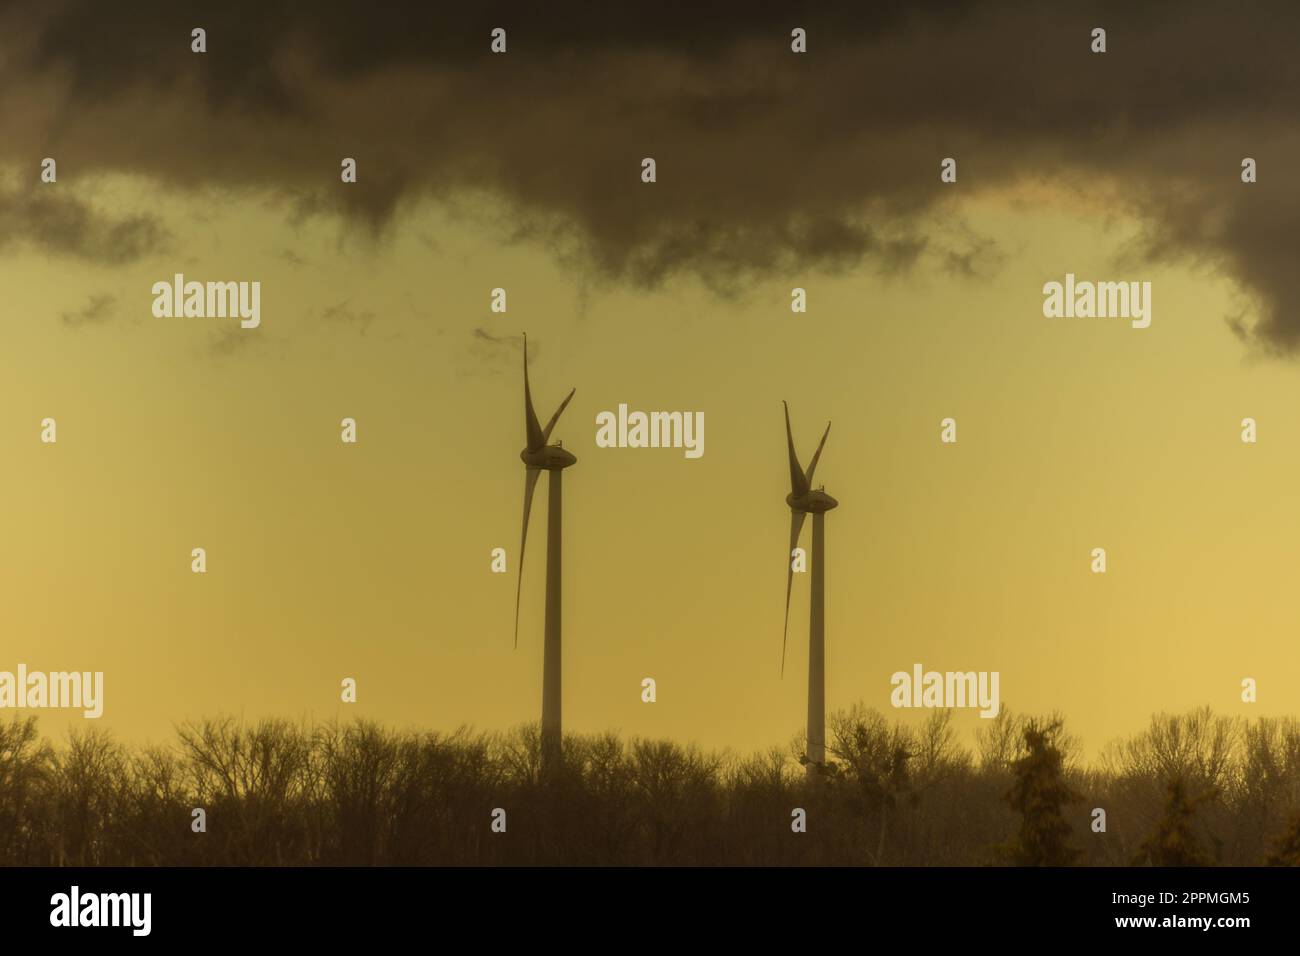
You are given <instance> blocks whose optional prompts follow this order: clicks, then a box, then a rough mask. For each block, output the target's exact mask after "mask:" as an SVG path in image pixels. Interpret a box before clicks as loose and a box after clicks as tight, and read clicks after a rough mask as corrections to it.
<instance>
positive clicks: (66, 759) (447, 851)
mask: <svg viewBox="0 0 1300 956" xmlns="http://www.w3.org/2000/svg"><path fill="white" fill-rule="evenodd" d="M801 751H802V741H800V740H795V741H793V742H792V744H791V745H790V746H789V747H788V748H774V749H772V750H769V751H767V752H764V753H758V754H751V755H747V756H744V755H739V756H738V755H734V754H731V753H726V752H724V753H711V752H705V751H702V750H700V749H699V748H697V747H693V746H684V745H681V744H678V743H674V742H671V741H666V740H646V739H639V738H634V739H630V740H624V739H622V738H620V737H619V736H618V735H616V734H613V733H606V734H595V735H581V734H574V735H568V736H566V738H565V740H564V748H563V762H562V765H561V767H560V769H559V770H557V771H555V772H554V773H548V774H547V776H546V777H545V778H543V776H542V772H541V771H542V762H541V759H540V756H541V742H540V735H539V728H538V726H537V725H535V724H534V725H525V726H522V727H519V728H517V729H515V730H512V731H510V732H506V733H486V732H476V731H473V730H471V729H468V728H462V729H459V730H457V731H455V732H452V733H439V732H427V731H416V730H395V729H389V728H385V727H383V726H380V725H378V724H375V723H373V722H368V721H356V722H353V723H337V722H336V723H327V724H320V725H315V726H308V725H300V724H295V723H292V722H289V721H286V720H274V719H273V720H265V721H261V722H258V723H251V724H245V723H242V722H240V721H237V720H235V719H234V718H229V717H227V718H217V719H209V720H202V721H197V722H193V723H188V724H185V725H182V726H180V727H179V728H177V730H176V736H175V740H174V741H173V742H172V743H171V744H169V745H166V746H147V747H138V748H132V747H128V746H126V745H124V744H122V743H121V742H119V741H117V740H115V739H114V738H113V737H112V736H111V735H110V734H108V733H106V732H104V731H101V730H97V729H94V728H91V729H81V730H75V731H72V732H70V733H69V734H68V735H67V736H66V737H65V738H63V739H61V740H59V741H51V740H48V739H46V738H43V737H42V736H41V734H40V732H39V729H38V725H37V720H36V718H34V717H14V718H11V719H10V720H9V721H8V722H4V721H0V864H3V865H41V866H46V865H53V866H57V865H78V866H96V865H127V866H130V865H147V866H173V865H180V866H184V865H196V866H204V865H253V866H259V865H548V864H561V865H565V864H575V865H669V864H674V865H713V864H725V865H854V866H917V865H921V866H923V865H949V866H962V865H975V866H981V865H1031V866H1032V865H1060V866H1063V865H1110V866H1127V865H1160V866H1186V865H1225V866H1233V865H1261V864H1271V865H1297V864H1300V721H1297V720H1296V719H1294V718H1258V719H1255V720H1245V719H1242V718H1229V717H1223V716H1219V715H1215V714H1214V713H1213V712H1211V711H1210V710H1209V709H1208V708H1202V709H1199V710H1195V711H1192V712H1190V713H1186V714H1158V715H1156V716H1154V717H1152V719H1151V721H1150V724H1149V725H1148V727H1147V728H1146V729H1145V730H1143V731H1142V732H1141V733H1138V734H1135V735H1133V736H1132V737H1129V738H1126V739H1123V740H1119V741H1116V742H1114V743H1113V744H1111V745H1110V746H1109V747H1108V748H1106V750H1105V751H1104V752H1103V754H1102V756H1101V758H1100V760H1098V761H1096V762H1094V763H1093V764H1091V765H1085V764H1084V763H1083V761H1082V760H1081V758H1080V754H1081V747H1080V746H1079V743H1078V741H1077V739H1076V738H1074V737H1073V736H1072V735H1071V734H1070V733H1069V732H1068V731H1067V729H1066V726H1065V723H1064V721H1063V720H1062V719H1061V717H1060V716H1059V715H1051V716H1047V717H1029V716H1026V715H1021V714H1015V713H1012V712H1011V711H1009V710H1007V709H1006V708H1003V710H1002V712H1001V713H1000V714H999V715H998V717H996V718H994V719H992V720H989V721H987V722H983V725H982V726H981V728H980V729H979V730H978V731H977V733H976V738H975V745H974V747H973V749H972V748H970V747H966V746H963V745H962V744H961V743H959V741H958V738H957V734H956V732H955V730H954V728H953V726H952V722H951V714H950V712H948V711H936V712H935V713H934V714H933V715H932V716H931V717H930V718H929V720H928V721H927V722H925V723H924V724H923V725H921V726H919V727H918V726H913V727H908V726H905V725H903V724H900V723H895V722H891V721H889V720H888V719H887V718H886V717H884V716H883V715H881V714H880V713H878V712H876V711H873V710H869V709H866V708H864V707H862V706H855V707H853V708H850V709H848V710H844V711H840V712H837V713H834V714H832V715H831V717H830V720H829V733H828V741H827V751H828V757H829V760H828V765H827V766H826V768H825V769H824V771H823V772H821V773H819V774H817V775H815V776H813V777H811V778H810V777H809V776H808V775H807V774H806V773H805V768H804V767H803V766H801V765H800V763H799V760H798V757H797V756H796V755H797V754H798V753H800V752H801ZM498 808H499V809H500V810H503V811H504V814H497V815H496V818H497V820H498V826H497V828H496V829H497V830H499V829H502V828H503V829H504V832H496V830H494V828H493V826H492V822H493V819H494V816H493V811H494V810H497V809H498ZM198 809H201V810H202V811H203V813H202V814H201V815H197V814H195V812H194V811H195V810H198ZM796 810H802V811H803V817H804V819H805V820H806V825H805V827H804V828H803V832H797V831H798V830H800V826H799V825H798V822H797V817H798V814H796V812H795V811H796ZM1098 811H1102V812H1103V813H1104V818H1103V817H1102V816H1100V815H1099V814H1098ZM200 816H201V818H202V819H201V822H202V827H200ZM1103 826H1104V829H1102V827H1103Z"/></svg>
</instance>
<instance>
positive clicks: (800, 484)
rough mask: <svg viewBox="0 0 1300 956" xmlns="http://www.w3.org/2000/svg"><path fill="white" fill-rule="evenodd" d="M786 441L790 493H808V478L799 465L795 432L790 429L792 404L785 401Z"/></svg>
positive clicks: (783, 403)
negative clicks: (788, 458)
mask: <svg viewBox="0 0 1300 956" xmlns="http://www.w3.org/2000/svg"><path fill="white" fill-rule="evenodd" d="M781 404H782V405H784V406H785V442H786V445H788V446H789V448H790V493H791V494H792V495H794V496H796V497H798V496H799V495H802V494H806V493H807V491H808V480H807V479H806V478H804V475H803V468H802V467H801V466H800V465H799V456H798V455H796V454H795V453H794V434H793V433H792V432H791V431H790V406H789V405H786V404H785V402H782V403H781Z"/></svg>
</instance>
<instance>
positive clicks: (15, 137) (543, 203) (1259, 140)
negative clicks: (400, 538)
mask: <svg viewBox="0 0 1300 956" xmlns="http://www.w3.org/2000/svg"><path fill="white" fill-rule="evenodd" d="M912 7H913V5H909V4H904V3H883V4H871V5H857V4H855V5H848V4H843V5H832V4H824V3H811V2H808V3H799V2H790V3H768V2H745V3H740V2H724V3H713V4H701V5H698V6H692V7H681V8H673V10H672V12H671V13H670V14H666V13H665V12H664V10H663V9H661V8H659V7H656V6H654V5H650V6H640V5H631V4H590V3H580V2H577V0H557V2H556V3H552V4H547V5H545V6H544V7H540V6H538V7H532V8H528V7H520V8H518V9H511V10H510V11H509V12H508V13H505V12H503V11H500V10H495V11H493V10H485V9H482V8H479V7H478V6H477V5H465V6H463V7H460V8H457V9H451V8H448V7H445V6H443V5H435V4H425V3H404V4H394V5H385V6H383V7H382V8H375V7H374V5H373V4H345V3H337V2H329V3H318V4H313V6H312V10H311V13H310V15H304V14H302V13H301V11H300V10H299V9H298V8H297V7H295V6H294V5H291V4H287V3H282V2H264V3H241V2H231V3H225V4H221V5H219V6H217V7H212V8H204V9H203V10H202V13H201V15H200V14H198V13H196V12H194V11H192V10H187V9H185V8H184V6H183V5H179V4H174V3H171V2H166V3H164V2H161V0H157V2H152V0H151V2H145V3H142V4H141V5H140V8H139V9H138V10H137V11H136V12H137V15H135V16H132V17H130V18H125V17H121V16H120V15H119V14H118V13H117V12H116V11H115V10H114V9H113V8H112V6H111V5H105V4H100V3H95V2H90V0H66V2H62V3H54V4H52V5H51V6H50V7H49V8H48V10H47V12H45V13H44V14H37V15H29V14H28V13H27V12H24V15H23V16H22V17H19V16H18V15H17V14H16V13H13V12H9V13H6V14H0V64H3V65H0V115H4V116H5V117H6V136H5V138H4V139H3V141H0V161H8V162H10V163H22V164H30V162H31V160H30V157H31V156H32V155H44V154H46V153H50V154H54V155H56V156H61V157H68V158H72V159H74V160H75V162H76V164H78V165H79V167H80V168H83V169H93V170H97V171H116V172H127V173H132V174H138V175H145V176H149V177H151V178H153V179H155V180H156V181H158V182H159V183H160V184H162V185H163V186H169V187H174V188H179V189H185V188H190V187H192V186H194V185H196V184H202V185H207V186H216V187H228V188H231V189H240V190H244V189H249V188H254V189H262V190H266V191H268V192H270V193H272V194H274V195H276V196H278V197H279V199H280V201H281V202H282V203H283V206H284V209H285V212H286V215H288V216H291V217H296V218H297V219H299V220H304V219H308V218H312V217H316V216H322V215H331V216H335V215H337V216H344V217H347V218H348V219H349V220H352V221H355V222H357V223H359V224H361V225H362V226H363V227H365V228H366V229H368V230H369V231H370V232H371V233H373V234H375V235H380V234H382V233H383V232H384V231H385V230H386V229H388V228H389V227H390V226H391V224H392V222H393V221H394V217H395V216H396V215H397V214H398V213H399V212H400V211H401V210H403V209H404V208H406V207H407V206H408V205H410V204H412V203H414V202H417V201H420V200H424V199H429V198H432V199H435V200H439V201H443V202H464V201H465V200H466V198H467V197H473V196H476V195H486V196H490V197H493V199H494V201H496V202H498V203H500V202H504V204H505V205H506V208H507V209H508V210H509V215H508V217H506V219H507V221H508V225H505V226H503V228H504V229H505V230H506V233H505V234H506V236H507V238H511V239H513V240H515V241H520V242H530V243H537V244H539V245H544V246H545V247H546V248H548V249H551V250H553V251H554V252H555V254H556V255H558V256H560V257H561V259H562V261H563V262H564V263H565V264H566V265H569V266H571V267H573V268H574V269H575V270H579V271H580V272H581V273H582V274H583V276H584V277H592V278H595V279H597V280H599V281H605V282H611V283H623V284H628V285H632V286H636V287H654V286H658V285H661V284H663V283H666V282H669V281H672V280H674V279H676V278H678V277H682V276H693V277H695V278H697V279H698V280H699V281H701V282H703V283H705V284H706V285H707V286H709V287H710V288H712V289H714V290H715V291H716V292H717V293H719V294H721V295H731V294H735V293H737V292H738V291H741V290H743V288H744V286H745V284H746V283H748V282H750V281H752V280H754V279H756V278H762V277H768V276H771V275H773V274H781V273H785V272H794V273H798V274H800V275H805V274H808V273H812V272H820V271H824V272H837V271H845V270H855V269H860V268H864V267H865V268H868V269H871V270H874V271H877V272H879V273H882V274H903V273H906V271H907V270H908V269H910V268H912V267H913V266H914V265H915V264H916V263H917V262H918V261H921V260H923V259H926V258H933V259H934V260H935V261H936V262H937V263H938V265H939V266H940V267H941V268H944V269H947V270H949V271H951V272H953V273H954V274H958V275H963V276H970V277H971V278H974V279H977V278H979V277H980V276H982V275H987V274H988V273H989V272H990V271H991V270H992V269H995V268H996V267H997V263H998V262H999V261H1000V260H999V256H1000V255H1001V253H1000V251H999V250H997V249H996V248H994V247H992V246H990V244H989V240H988V239H987V237H982V236H979V235H977V234H973V235H971V236H968V237H965V238H963V237H961V236H959V235H955V234H953V233H951V231H947V232H946V231H945V228H944V226H943V224H942V222H941V221H940V220H939V218H938V213H940V212H942V211H943V210H946V209H948V208H950V207H951V206H952V205H953V204H956V205H958V206H959V205H960V202H961V201H962V200H964V199H968V198H970V197H974V196H978V195H979V194H980V193H982V192H984V191H988V190H999V189H1004V188H1005V187H1007V186H1008V185H1011V184H1015V183H1021V182H1026V181H1044V182H1046V183H1048V184H1049V185H1050V186H1051V187H1052V188H1054V189H1057V190H1059V191H1060V192H1061V193H1063V194H1064V193H1065V192H1074V193H1075V194H1082V195H1085V196H1089V195H1091V196H1101V195H1105V196H1107V197H1109V199H1108V201H1109V202H1111V203H1112V205H1111V206H1109V207H1108V209H1109V210H1112V211H1113V210H1115V209H1119V210H1122V211H1124V212H1128V213H1131V214H1133V215H1135V216H1139V217H1141V221H1142V223H1143V241H1142V242H1141V243H1140V244H1138V245H1135V246H1133V247H1132V248H1131V249H1130V250H1129V252H1130V253H1131V255H1132V257H1133V258H1134V260H1135V261H1139V260H1140V261H1179V262H1184V261H1192V262H1197V263H1200V264H1202V265H1203V266H1205V267H1206V268H1209V269H1212V270H1214V271H1216V272H1219V273H1221V274H1223V275H1225V276H1227V277H1229V278H1231V279H1232V280H1233V281H1235V282H1236V283H1238V284H1239V285H1240V287H1241V288H1242V290H1243V291H1244V292H1245V293H1246V298H1247V299H1248V300H1249V301H1251V302H1253V303H1254V306H1255V307H1254V309H1253V311H1252V313H1251V314H1250V317H1249V318H1247V319H1240V320H1239V321H1238V324H1237V327H1238V329H1239V330H1240V334H1241V335H1242V336H1243V337H1244V338H1245V339H1246V340H1247V341H1249V342H1251V343H1252V344H1254V345H1255V346H1259V347H1262V348H1264V349H1267V350H1271V351H1275V352H1278V353H1280V354H1298V353H1300V278H1298V277H1297V273H1298V272H1300V270H1295V269H1294V268H1293V267H1292V264H1291V262H1290V259H1291V256H1290V255H1289V254H1288V249H1289V248H1290V246H1291V243H1292V241H1293V240H1294V236H1295V234H1296V227H1297V226H1298V225H1300V179H1297V178H1295V177H1289V176H1287V175H1286V171H1287V170H1289V169H1290V168H1292V167H1293V166H1294V165H1295V163H1296V161H1297V159H1300V122H1298V121H1297V120H1296V119H1295V117H1294V103H1295V102H1296V101H1297V98H1298V97H1300V70H1297V69H1296V68H1295V66H1294V63H1295V57H1294V50H1293V46H1294V40H1293V37H1294V35H1295V33H1296V32H1297V30H1300V8H1297V7H1296V6H1295V5H1294V4H1290V3H1286V2H1269V3H1261V4H1259V5H1256V6H1252V7H1250V8H1249V9H1248V10H1241V9H1235V8H1231V7H1229V6H1227V5H1223V4H1217V3H1211V2H1209V0H1202V2H1195V0H1188V2H1181V3H1172V2H1156V3H1151V4H1143V5H1136V4H1127V3H1113V2H1094V3H1083V4H1075V5H1070V6H1069V7H1068V8H1065V7H1060V6H1057V5H1044V4H1038V3H1032V2H1019V3H1006V4H988V5H983V6H976V5H973V4H967V3H949V4H942V5H935V6H927V7H926V8H925V9H924V10H923V11H917V10H914V9H912ZM133 9H134V8H133ZM199 22H203V23H204V24H205V26H206V28H207V30H208V50H209V52H208V53H207V54H202V55H199V54H193V53H191V52H190V50H189V31H190V29H191V27H192V26H194V25H195V24H196V23H199ZM497 25H504V26H505V27H506V28H507V30H508V31H509V53H507V54H506V55H504V56H494V55H492V54H491V53H489V52H488V33H489V31H490V30H491V28H492V27H494V26H497ZM795 25H798V26H802V27H804V28H806V29H807V32H808V44H809V52H808V53H807V54H802V55H796V54H793V53H791V52H790V50H789V33H790V29H791V27H792V26H795ZM1098 25H1103V26H1104V27H1105V28H1106V29H1107V31H1108V46H1109V51H1108V52H1107V53H1105V54H1100V55H1098V54H1093V53H1091V52H1090V50H1089V42H1090V33H1091V30H1092V29H1093V27H1095V26H1098ZM1264 25H1267V28H1264ZM343 156H354V157H356V159H357V161H358V175H359V182H358V183H357V184H356V185H344V184H342V183H340V182H339V177H338V169H339V160H340V159H341V158H342V157H343ZM646 156H652V157H654V158H655V159H656V161H657V165H658V181H657V182H656V183H654V184H649V185H648V184H644V183H642V182H641V181H640V163H641V160H642V158H644V157H646ZM947 156H952V157H954V158H956V159H957V160H958V182H957V183H956V184H953V185H943V184H941V183H940V182H939V161H940V159H942V158H944V157H947ZM1243 156H1253V157H1255V158H1256V159H1258V160H1259V161H1260V182H1259V183H1257V184H1254V185H1249V186H1248V185H1244V184H1242V183H1241V182H1240V178H1239V170H1240V161H1241V158H1242V157H1243ZM61 162H62V160H61ZM51 212H52V213H53V215H52V217H51V222H52V223H53V226H50V225H49V224H47V223H46V222H45V217H44V216H40V217H38V216H34V215H32V214H31V213H30V211H28V212H26V213H24V214H22V215H20V216H18V217H17V219H9V218H8V217H5V219H4V220H3V224H0V230H4V232H3V234H2V235H0V243H3V242H5V241H6V239H12V237H13V236H14V235H15V234H16V233H39V232H41V231H42V230H44V231H45V233H46V238H45V239H44V240H42V239H35V240H34V241H37V242H42V241H45V242H52V243H54V244H55V245H57V246H58V247H60V248H65V249H68V248H72V249H75V248H77V247H78V246H79V244H84V243H83V240H81V239H80V238H78V237H79V231H78V230H77V229H75V228H70V226H71V225H73V224H75V222H76V215H77V214H76V211H75V207H69V208H64V209H62V210H51ZM60 222H62V225H61V226H60V225H59V223H60ZM118 225H119V226H120V227H121V229H122V232H123V235H121V236H111V235H109V234H108V233H106V231H105V227H103V226H100V227H94V226H93V224H92V228H91V233H92V236H91V239H90V240H89V249H91V250H94V251H95V252H96V253H97V254H100V255H102V254H104V253H106V252H111V250H113V249H114V248H117V247H118V246H120V247H121V248H123V249H126V250H130V249H132V248H139V247H140V246H141V244H142V243H143V242H144V241H145V240H146V239H148V238H149V235H148V230H149V228H150V227H149V225H148V220H147V218H146V219H137V220H126V221H123V222H122V223H119V224H118ZM153 226H154V227H155V228H156V224H153ZM51 229H52V230H53V234H54V235H53V237H51V236H50V231H51ZM110 231H111V229H110ZM476 342H477V344H478V345H479V346H480V347H481V348H484V349H487V348H490V346H489V345H488V344H487V340H476Z"/></svg>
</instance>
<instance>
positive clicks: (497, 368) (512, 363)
mask: <svg viewBox="0 0 1300 956" xmlns="http://www.w3.org/2000/svg"><path fill="white" fill-rule="evenodd" d="M523 354H524V337H523V335H495V334H493V333H491V332H489V331H488V330H487V329H485V328H482V327H481V326H480V327H476V328H475V329H474V331H473V332H471V333H470V344H469V356H470V358H471V359H473V360H474V367H475V368H478V369H483V370H487V371H490V372H504V371H508V370H511V369H514V370H518V369H522V368H523ZM539 354H541V349H540V348H539V347H538V345H537V341H536V340H535V339H534V340H533V341H531V342H529V343H528V358H529V361H533V360H535V359H536V358H537V356H538V355H539Z"/></svg>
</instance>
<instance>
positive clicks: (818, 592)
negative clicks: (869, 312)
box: [781, 402, 839, 777]
mask: <svg viewBox="0 0 1300 956" xmlns="http://www.w3.org/2000/svg"><path fill="white" fill-rule="evenodd" d="M781 404H782V405H785V440H786V444H787V446H788V447H789V449H790V494H788V495H786V499H785V501H786V504H788V505H789V506H790V549H789V551H788V552H787V553H786V577H785V631H784V632H783V633H782V635H781V673H782V674H785V644H786V638H787V637H788V636H789V633H790V588H791V586H792V585H793V583H794V563H793V558H794V549H795V548H797V547H798V546H799V532H800V531H801V530H803V522H804V518H806V517H807V516H808V515H812V516H813V539H812V602H811V613H810V617H811V621H810V627H809V635H808V751H807V753H806V754H804V758H805V766H806V767H807V770H808V775H809V776H810V777H811V776H814V775H816V774H819V773H820V772H821V769H822V767H824V766H825V764H826V528H825V523H826V512H828V511H830V510H831V509H832V508H834V507H836V506H837V505H838V504H839V502H838V501H836V500H835V499H834V498H832V497H831V496H830V495H828V494H826V492H825V491H823V490H822V489H821V488H817V489H815V490H814V489H813V487H812V482H813V475H814V474H815V473H816V472H817V460H818V459H819V458H821V456H822V448H824V447H825V445H826V436H827V435H829V434H830V433H831V425H830V422H827V423H826V431H825V432H824V433H823V434H822V440H821V442H820V443H819V444H818V445H817V451H816V452H814V453H813V456H812V461H811V462H810V463H809V465H808V471H807V473H806V474H805V473H804V470H803V468H801V467H800V466H799V456H798V455H796V454H795V451H794V435H793V433H792V432H791V431H790V406H789V405H786V404H785V402H782V403H781Z"/></svg>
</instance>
